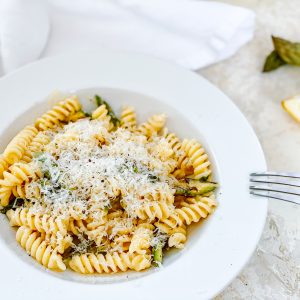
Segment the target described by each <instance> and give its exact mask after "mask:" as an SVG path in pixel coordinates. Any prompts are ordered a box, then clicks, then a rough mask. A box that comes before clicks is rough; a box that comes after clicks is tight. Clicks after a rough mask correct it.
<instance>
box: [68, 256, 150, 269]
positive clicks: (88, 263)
mask: <svg viewBox="0 0 300 300" xmlns="http://www.w3.org/2000/svg"><path fill="white" fill-rule="evenodd" d="M150 265H151V256H150V255H141V254H138V255H130V254H129V253H124V252H122V253H117V252H114V253H113V254H109V253H108V254H106V255H103V254H98V255H95V254H82V255H76V256H73V257H72V259H71V261H70V262H69V266H70V268H71V269H73V270H74V271H76V272H79V273H82V274H93V273H95V272H97V273H115V272H118V271H122V272H125V271H127V270H128V269H132V270H135V271H141V270H143V269H146V268H149V267H150Z"/></svg>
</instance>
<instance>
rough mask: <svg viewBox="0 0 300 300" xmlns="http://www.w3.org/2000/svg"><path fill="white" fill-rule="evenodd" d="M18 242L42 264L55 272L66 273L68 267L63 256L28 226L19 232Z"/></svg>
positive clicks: (17, 235)
mask: <svg viewBox="0 0 300 300" xmlns="http://www.w3.org/2000/svg"><path fill="white" fill-rule="evenodd" d="M16 240H17V241H18V242H19V244H20V245H21V246H22V247H23V248H24V249H25V250H26V252H27V253H28V254H30V255H31V256H32V257H33V258H35V259H36V260H37V261H38V262H39V263H40V264H42V265H44V266H45V267H47V268H49V269H52V270H54V271H64V270H65V269H66V265H65V264H64V263H63V260H62V256H61V255H60V254H58V253H57V250H56V249H53V248H52V247H51V246H50V245H47V243H46V242H45V240H44V239H43V236H42V235H40V234H39V233H38V232H36V231H33V230H31V229H30V228H28V227H26V226H21V227H19V229H18V230H17V234H16Z"/></svg>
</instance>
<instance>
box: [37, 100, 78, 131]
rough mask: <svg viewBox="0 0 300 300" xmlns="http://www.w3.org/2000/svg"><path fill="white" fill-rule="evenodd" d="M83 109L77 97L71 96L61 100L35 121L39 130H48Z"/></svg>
mask: <svg viewBox="0 0 300 300" xmlns="http://www.w3.org/2000/svg"><path fill="white" fill-rule="evenodd" d="M80 109H81V105H80V103H79V101H78V99H77V98H76V97H70V98H67V99H65V100H63V101H60V102H59V103H58V104H57V105H55V106H54V107H53V108H52V109H51V110H49V111H48V112H47V113H45V114H44V115H42V117H40V118H39V119H37V120H36V122H35V127H36V128H37V129H38V130H42V131H43V130H48V129H52V128H54V127H55V126H57V125H58V124H59V123H61V122H65V121H67V120H68V118H70V116H71V115H73V114H75V113H76V112H78V111H79V110H80Z"/></svg>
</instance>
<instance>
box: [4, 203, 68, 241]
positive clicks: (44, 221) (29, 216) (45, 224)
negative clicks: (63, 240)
mask: <svg viewBox="0 0 300 300" xmlns="http://www.w3.org/2000/svg"><path fill="white" fill-rule="evenodd" d="M6 214H7V217H8V219H9V221H10V225H11V226H27V227H28V228H30V229H32V230H37V231H39V232H45V233H57V232H59V233H60V234H61V235H62V236H65V235H66V234H67V230H68V225H69V220H68V219H64V218H60V217H51V216H49V215H46V214H35V213H32V212H30V209H28V208H17V209H16V210H12V209H10V210H9V211H8V212H7V213H6Z"/></svg>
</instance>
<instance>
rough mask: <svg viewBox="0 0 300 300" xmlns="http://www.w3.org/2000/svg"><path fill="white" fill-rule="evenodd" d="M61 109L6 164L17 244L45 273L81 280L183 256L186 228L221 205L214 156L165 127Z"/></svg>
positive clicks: (157, 119)
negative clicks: (177, 252) (171, 252)
mask: <svg viewBox="0 0 300 300" xmlns="http://www.w3.org/2000/svg"><path fill="white" fill-rule="evenodd" d="M95 102H96V105H97V108H96V109H94V110H93V111H92V112H91V113H86V112H84V111H83V110H82V108H81V104H80V103H79V101H78V98H77V97H76V96H72V97H69V98H66V99H65V100H62V101H60V102H58V104H56V105H55V106H54V107H53V109H51V110H49V111H48V112H46V113H45V114H44V115H42V116H41V117H40V118H39V119H37V120H36V122H35V126H27V127H25V129H23V130H22V131H21V132H20V133H19V134H18V135H17V136H16V137H15V138H14V139H12V141H11V142H10V143H9V145H8V146H7V148H6V150H5V151H4V153H3V155H1V156H0V203H1V206H3V207H4V208H3V209H2V211H3V212H6V216H7V218H8V220H9V222H10V225H11V226H13V227H19V228H18V229H17V233H16V239H17V241H18V242H19V244H20V245H21V246H22V247H23V248H24V249H25V250H26V251H27V253H28V254H30V255H31V256H32V257H33V258H35V259H36V260H37V261H38V262H39V263H40V264H42V265H43V266H45V267H47V268H49V269H51V270H54V271H64V270H65V269H66V267H67V266H68V267H69V268H70V269H72V270H73V271H75V272H78V273H81V274H93V273H115V272H125V271H127V270H134V271H142V270H144V269H147V268H150V267H151V265H152V264H153V265H154V266H160V265H161V263H162V259H163V253H164V251H167V250H168V248H172V247H174V248H178V249H181V248H183V247H184V245H185V243H186V241H187V229H188V228H187V227H188V225H190V224H191V223H193V222H199V221H200V220H201V219H204V218H207V217H208V215H209V214H211V213H212V212H213V210H214V208H215V206H216V201H215V198H214V194H213V190H214V189H215V188H216V183H214V182H211V181H209V180H210V179H211V177H212V175H211V169H210V162H209V159H208V156H207V154H206V153H205V151H204V149H203V148H202V146H201V144H199V143H198V142H197V141H196V140H184V141H183V142H181V140H180V139H179V137H177V136H176V135H175V134H174V133H169V132H168V130H167V129H166V128H164V125H165V121H166V116H165V115H164V114H159V115H154V116H152V117H150V118H149V119H148V121H147V122H145V123H142V124H140V125H138V124H137V119H136V114H135V110H134V108H133V107H125V108H124V109H123V110H122V113H121V116H120V119H119V118H118V117H117V116H116V115H115V113H114V112H113V110H112V108H111V106H110V105H109V104H108V103H107V102H106V101H105V100H104V99H102V98H101V97H100V96H97V95H96V96H95Z"/></svg>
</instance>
